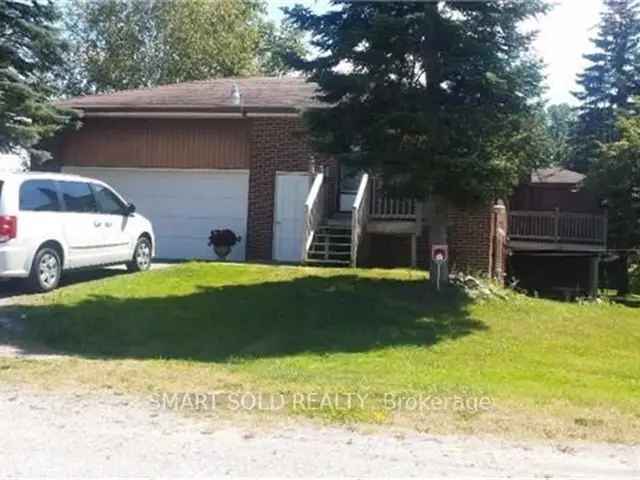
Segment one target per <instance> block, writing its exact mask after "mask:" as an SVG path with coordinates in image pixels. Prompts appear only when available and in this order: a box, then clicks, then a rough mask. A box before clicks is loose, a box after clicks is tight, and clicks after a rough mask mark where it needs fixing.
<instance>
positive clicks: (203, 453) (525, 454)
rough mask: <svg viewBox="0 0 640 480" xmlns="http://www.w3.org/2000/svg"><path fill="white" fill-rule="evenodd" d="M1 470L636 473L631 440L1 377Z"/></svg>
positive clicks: (90, 473) (78, 473) (639, 471)
mask: <svg viewBox="0 0 640 480" xmlns="http://www.w3.org/2000/svg"><path fill="white" fill-rule="evenodd" d="M0 405H1V408H0V432H2V434H1V435H0V476H2V477H3V478H4V477H23V476H28V477H39V476H48V477H50V476H55V477H64V478H69V477H72V476H75V477H85V478H86V477H98V476H100V477H113V476H123V475H126V476H152V477H158V476H162V477H194V476H207V477H211V476H223V475H229V476H260V477H265V476H283V477H299V476H313V477H319V476H357V477H369V476H375V477H393V476H422V477H424V476H428V477H429V478H433V477H453V478H496V477H498V478H505V477H511V478H602V479H614V478H639V477H640V465H639V463H638V459H639V457H640V448H639V447H630V446H617V445H567V444H563V445H562V446H560V445H557V444H554V445H551V444H549V445H543V444H525V443H521V444H515V443H508V442H503V441H497V440H491V441H486V440H484V441H483V440H481V439H477V438H463V437H433V436H424V435H418V434H413V433H412V434H407V435H403V436H398V435H391V434H370V435H365V434H361V433H354V432H352V431H349V430H347V429H340V428H321V427H316V426H312V425H303V424H300V425H296V424H293V425H292V424H289V425H286V426H282V427H280V428H277V429H275V428H273V427H271V428H269V429H265V428H259V429H252V428H248V427H238V426H233V427H232V426H229V425H227V424H225V425H219V426H218V427H216V426H215V425H213V426H212V425H211V423H203V422H201V421H198V420H195V419H193V418H188V417H183V416H180V415H178V414H175V413H174V412H170V411H167V410H158V409H157V408H154V407H153V406H152V404H151V403H150V402H146V401H144V400H140V399H137V400H136V399H132V398H128V397H125V396H118V395H114V394H100V395H97V394H90V395H89V394H87V395H72V394H60V393H55V394H53V393H36V392H30V391H26V390H23V389H22V387H20V389H16V388H8V387H6V386H5V387H0Z"/></svg>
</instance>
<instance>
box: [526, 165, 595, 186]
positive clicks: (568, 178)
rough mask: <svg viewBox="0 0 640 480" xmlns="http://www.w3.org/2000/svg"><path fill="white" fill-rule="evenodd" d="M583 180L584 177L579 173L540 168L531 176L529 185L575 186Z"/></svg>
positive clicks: (561, 169) (554, 168)
mask: <svg viewBox="0 0 640 480" xmlns="http://www.w3.org/2000/svg"><path fill="white" fill-rule="evenodd" d="M584 179H585V176H584V175H582V174H581V173H578V172H574V171H573V170H567V169H565V168H560V167H553V168H540V169H538V170H535V171H534V172H533V173H532V174H531V183H567V184H577V183H580V182H582V181H583V180H584Z"/></svg>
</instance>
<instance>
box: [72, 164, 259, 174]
mask: <svg viewBox="0 0 640 480" xmlns="http://www.w3.org/2000/svg"><path fill="white" fill-rule="evenodd" d="M65 168H70V169H73V170H119V171H132V172H192V173H208V174H218V173H237V174H245V173H250V171H249V169H248V168H228V169H227V168H162V167H102V166H96V167H88V166H86V165H83V166H76V165H62V169H63V170H64V169H65Z"/></svg>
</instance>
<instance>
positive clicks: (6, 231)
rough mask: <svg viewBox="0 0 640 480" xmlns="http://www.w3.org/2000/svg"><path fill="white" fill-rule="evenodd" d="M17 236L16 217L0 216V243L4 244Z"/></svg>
mask: <svg viewBox="0 0 640 480" xmlns="http://www.w3.org/2000/svg"><path fill="white" fill-rule="evenodd" d="M17 234H18V217H14V216H8V215H2V216H0V242H6V241H8V240H11V239H12V238H16V235H17Z"/></svg>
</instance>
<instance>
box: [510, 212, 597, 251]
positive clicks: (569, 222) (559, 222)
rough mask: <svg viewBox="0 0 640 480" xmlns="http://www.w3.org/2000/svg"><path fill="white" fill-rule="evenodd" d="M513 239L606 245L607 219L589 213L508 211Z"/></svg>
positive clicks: (511, 237)
mask: <svg viewBox="0 0 640 480" xmlns="http://www.w3.org/2000/svg"><path fill="white" fill-rule="evenodd" d="M509 238H510V239H511V240H530V241H543V242H544V241H552V242H556V243H559V242H573V243H595V244H605V243H606V241H607V217H606V216H605V215H594V214H586V213H568V212H560V211H559V210H555V211H551V212H534V211H518V210H516V211H512V212H509Z"/></svg>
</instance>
